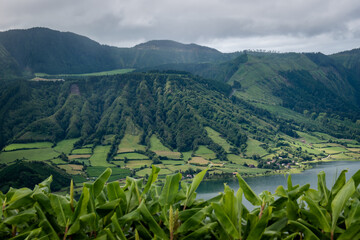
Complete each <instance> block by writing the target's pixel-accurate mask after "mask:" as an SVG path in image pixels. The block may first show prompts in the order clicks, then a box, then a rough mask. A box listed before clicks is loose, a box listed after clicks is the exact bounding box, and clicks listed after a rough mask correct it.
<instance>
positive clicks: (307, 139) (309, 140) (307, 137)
mask: <svg viewBox="0 0 360 240" xmlns="http://www.w3.org/2000/svg"><path fill="white" fill-rule="evenodd" d="M296 132H297V134H298V135H299V136H300V138H302V139H303V140H305V143H307V144H310V143H321V142H324V140H322V139H320V138H319V137H317V136H314V135H310V134H308V133H304V132H300V131H296Z"/></svg>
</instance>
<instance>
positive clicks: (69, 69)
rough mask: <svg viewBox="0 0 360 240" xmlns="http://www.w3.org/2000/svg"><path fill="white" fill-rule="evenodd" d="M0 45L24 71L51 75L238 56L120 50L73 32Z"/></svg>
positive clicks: (167, 48) (2, 36) (154, 44)
mask: <svg viewBox="0 0 360 240" xmlns="http://www.w3.org/2000/svg"><path fill="white" fill-rule="evenodd" d="M0 43H1V44H2V45H3V46H4V47H5V49H6V50H7V51H8V52H9V53H10V54H11V56H12V57H13V58H14V59H15V60H16V61H17V63H18V64H19V66H20V67H21V68H22V69H27V70H30V71H32V72H33V73H35V72H41V73H48V74H61V73H63V74H64V73H89V72H100V71H107V70H113V69H118V68H134V67H135V68H138V67H149V66H156V65H161V64H166V63H195V62H219V61H225V60H229V59H231V58H232V57H233V56H234V54H223V53H221V52H219V51H217V50H215V49H211V48H207V47H203V46H199V45H196V44H181V43H177V42H174V41H169V40H162V41H150V42H147V43H143V44H139V45H137V46H135V47H133V48H117V47H110V46H105V45H100V44H99V43H97V42H95V41H93V40H91V39H89V38H87V37H84V36H80V35H77V34H74V33H71V32H60V31H55V30H51V29H47V28H31V29H26V30H9V31H6V32H0Z"/></svg>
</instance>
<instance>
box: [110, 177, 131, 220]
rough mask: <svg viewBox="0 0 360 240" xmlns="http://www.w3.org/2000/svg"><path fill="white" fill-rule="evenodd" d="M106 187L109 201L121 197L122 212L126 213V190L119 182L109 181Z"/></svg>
mask: <svg viewBox="0 0 360 240" xmlns="http://www.w3.org/2000/svg"><path fill="white" fill-rule="evenodd" d="M106 187H107V195H108V198H109V201H113V200H116V199H120V207H121V212H122V213H124V212H125V211H126V207H127V201H126V195H125V193H124V190H122V189H121V188H120V185H119V182H117V181H116V182H111V183H108V184H107V186H106ZM119 217H121V216H119Z"/></svg>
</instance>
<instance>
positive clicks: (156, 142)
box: [150, 135, 171, 152]
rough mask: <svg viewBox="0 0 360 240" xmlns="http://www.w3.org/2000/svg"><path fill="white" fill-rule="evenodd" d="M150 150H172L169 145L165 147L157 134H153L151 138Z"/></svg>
mask: <svg viewBox="0 0 360 240" xmlns="http://www.w3.org/2000/svg"><path fill="white" fill-rule="evenodd" d="M150 150H151V151H154V152H156V151H167V152H171V150H170V149H169V148H167V147H165V146H164V145H163V144H162V143H161V141H160V139H159V138H158V137H157V136H156V135H152V136H151V138H150Z"/></svg>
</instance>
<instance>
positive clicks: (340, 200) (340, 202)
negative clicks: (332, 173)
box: [331, 178, 356, 232]
mask: <svg viewBox="0 0 360 240" xmlns="http://www.w3.org/2000/svg"><path fill="white" fill-rule="evenodd" d="M355 190H356V189H355V184H354V179H352V178H350V180H349V181H347V183H346V184H345V185H344V186H343V187H342V188H341V189H340V190H339V192H338V193H337V194H336V196H335V197H334V199H333V201H332V202H331V211H332V225H331V231H332V232H334V230H335V228H336V226H337V220H338V218H339V216H340V214H341V212H342V211H343V209H344V206H345V204H346V202H347V201H348V200H349V198H350V197H351V195H353V194H354V192H355Z"/></svg>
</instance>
